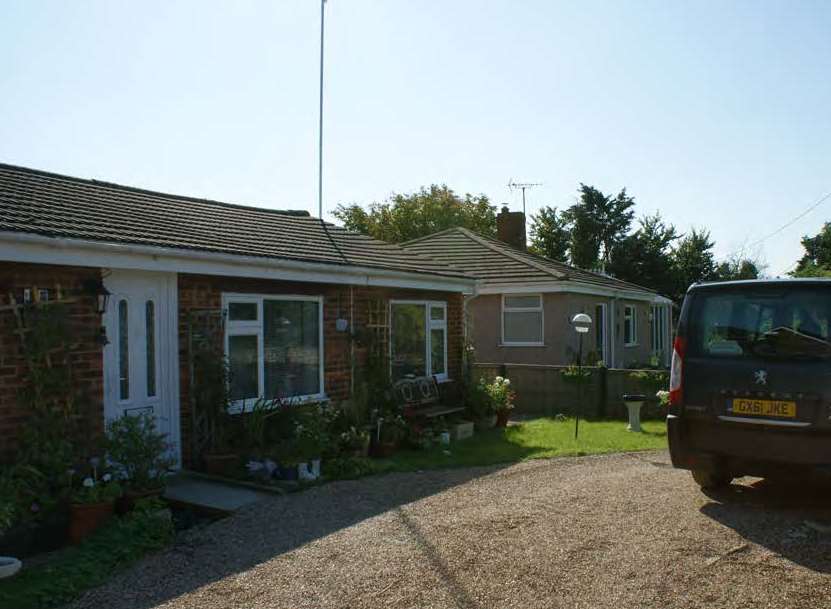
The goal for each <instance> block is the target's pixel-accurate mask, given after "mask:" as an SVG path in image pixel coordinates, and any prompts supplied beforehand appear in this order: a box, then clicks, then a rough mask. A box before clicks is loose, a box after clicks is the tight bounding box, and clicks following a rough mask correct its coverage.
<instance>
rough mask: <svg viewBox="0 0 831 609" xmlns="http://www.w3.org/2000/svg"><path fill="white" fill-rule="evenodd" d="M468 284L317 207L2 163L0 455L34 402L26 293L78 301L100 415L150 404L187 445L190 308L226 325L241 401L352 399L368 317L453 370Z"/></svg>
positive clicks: (85, 373)
mask: <svg viewBox="0 0 831 609" xmlns="http://www.w3.org/2000/svg"><path fill="white" fill-rule="evenodd" d="M474 287H475V280H474V279H472V278H471V277H470V276H468V275H467V274H466V273H464V272H463V271H459V270H457V269H453V268H450V267H449V266H448V265H447V264H445V263H443V262H437V261H435V260H432V259H430V258H428V257H426V256H423V255H421V254H417V253H415V252H412V251H405V250H403V249H402V248H400V247H398V246H395V245H390V244H386V243H382V242H379V241H376V240H374V239H371V238H369V237H366V236H363V235H359V234H355V233H352V232H348V231H346V230H344V229H342V228H338V227H335V226H332V225H329V224H325V223H324V222H322V221H321V220H319V219H317V218H313V217H310V216H309V215H308V214H307V213H306V212H296V211H276V210H271V209H264V208H259V207H249V206H243V205H233V204H228V203H221V202H218V201H209V200H204V199H197V198H192V197H185V196H178V195H171V194H163V193H159V192H151V191H148V190H142V189H138V188H131V187H126V186H119V185H116V184H111V183H107V182H101V181H97V180H85V179H78V178H73V177H67V176H63V175H56V174H53V173H47V172H44V171H36V170H32V169H26V168H23V167H16V166H11V165H4V164H0V458H3V457H5V458H8V457H9V456H10V455H11V454H12V453H13V451H14V450H15V448H16V446H18V432H19V430H20V429H21V424H22V423H23V421H25V419H26V415H27V413H26V412H25V411H24V410H23V409H22V407H21V406H20V404H19V401H18V394H19V390H20V388H21V387H22V386H23V385H24V384H25V382H26V378H27V374H28V372H27V367H26V357H25V355H26V353H25V349H24V345H23V344H22V343H23V341H25V340H26V338H25V336H26V335H27V333H26V330H25V328H22V327H20V326H21V324H22V323H23V322H22V321H21V319H22V318H21V316H20V315H19V314H18V313H19V312H20V311H21V310H23V309H24V307H22V306H21V305H23V304H24V303H27V302H28V303H32V302H37V303H41V304H42V305H43V306H44V307H45V306H48V305H47V304H46V303H49V302H52V303H66V306H67V307H68V308H67V311H68V317H69V322H68V323H69V324H71V326H72V327H73V328H74V331H75V338H74V339H73V340H75V341H77V344H76V345H75V347H74V349H73V352H72V357H71V359H72V361H71V363H72V368H73V373H74V375H75V376H74V378H75V380H76V382H77V383H79V384H82V385H83V387H84V389H85V392H86V393H87V394H88V396H89V398H90V403H91V404H92V407H93V409H94V412H96V413H98V414H97V415H95V420H97V421H100V423H101V424H103V422H104V421H105V420H107V419H112V418H114V417H118V416H121V415H122V414H123V413H130V412H141V411H147V412H152V413H153V414H154V415H155V417H156V421H157V423H158V426H159V428H160V429H161V430H162V431H164V432H166V433H168V434H169V437H170V439H171V441H172V442H173V444H174V445H175V453H176V455H177V457H180V458H183V459H184V460H185V461H187V460H188V458H189V450H188V448H189V446H190V439H191V417H190V412H189V408H190V405H189V404H190V403H189V394H190V392H191V389H192V388H191V387H190V383H189V378H190V371H189V368H188V359H189V348H190V344H191V343H190V342H189V341H190V340H191V339H192V335H193V331H194V330H193V325H192V324H193V323H194V322H193V320H194V319H213V320H214V323H215V327H218V328H220V330H219V331H220V332H221V334H222V341H223V344H224V350H225V356H226V357H227V361H228V363H229V366H230V369H231V373H232V375H231V378H232V386H231V397H232V399H233V400H234V406H235V407H236V408H237V409H239V408H240V407H241V406H244V405H245V404H246V403H250V402H251V401H253V400H255V399H256V398H257V397H258V396H265V397H274V396H279V397H281V398H291V399H292V400H293V401H295V402H299V401H304V400H309V401H318V400H326V399H331V400H341V399H346V398H348V397H349V396H350V394H351V391H352V385H353V383H354V382H355V374H356V367H360V366H361V365H362V363H363V362H365V361H366V358H367V353H368V350H369V349H370V347H369V346H367V344H368V342H367V340H366V338H365V337H366V335H367V334H372V336H373V337H374V339H375V342H374V343H373V344H374V345H375V347H374V348H378V349H380V350H381V351H382V352H385V353H388V354H389V355H390V356H391V358H390V359H391V361H392V365H391V370H392V373H393V374H394V375H397V376H401V375H404V374H408V373H413V374H416V375H424V374H432V375H435V376H436V377H437V378H438V379H439V380H446V381H449V380H453V379H455V378H457V377H458V375H459V373H460V369H461V358H462V350H463V328H462V323H463V293H468V292H471V291H472V290H473V289H474ZM206 323H207V322H206ZM200 327H201V326H200ZM199 331H201V330H199ZM358 336H362V337H364V338H362V339H361V340H358V339H357V338H356V337H358Z"/></svg>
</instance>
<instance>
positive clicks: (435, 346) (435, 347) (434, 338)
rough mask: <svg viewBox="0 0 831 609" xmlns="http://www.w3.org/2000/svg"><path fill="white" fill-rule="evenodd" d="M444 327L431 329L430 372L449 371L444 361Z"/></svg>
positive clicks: (440, 372)
mask: <svg viewBox="0 0 831 609" xmlns="http://www.w3.org/2000/svg"><path fill="white" fill-rule="evenodd" d="M444 337H445V333H444V328H433V329H432V330H430V368H431V370H430V374H444V373H445V372H447V368H446V367H445V361H444Z"/></svg>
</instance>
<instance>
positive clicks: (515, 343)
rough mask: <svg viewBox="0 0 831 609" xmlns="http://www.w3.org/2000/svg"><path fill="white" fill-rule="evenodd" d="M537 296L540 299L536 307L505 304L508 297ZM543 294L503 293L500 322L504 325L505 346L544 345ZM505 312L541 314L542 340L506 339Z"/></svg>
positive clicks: (502, 333) (503, 339)
mask: <svg viewBox="0 0 831 609" xmlns="http://www.w3.org/2000/svg"><path fill="white" fill-rule="evenodd" d="M517 296H520V297H523V298H525V297H528V296H536V297H538V298H539V299H540V304H539V306H536V307H509V306H507V305H506V304H505V299H506V298H513V297H517ZM543 302H544V301H543V295H542V293H537V294H502V310H501V311H500V313H499V322H500V325H501V327H502V331H501V337H502V343H501V345H502V346H503V347H542V346H544V345H545V309H544V307H543ZM505 313H539V314H540V340H539V341H509V340H505Z"/></svg>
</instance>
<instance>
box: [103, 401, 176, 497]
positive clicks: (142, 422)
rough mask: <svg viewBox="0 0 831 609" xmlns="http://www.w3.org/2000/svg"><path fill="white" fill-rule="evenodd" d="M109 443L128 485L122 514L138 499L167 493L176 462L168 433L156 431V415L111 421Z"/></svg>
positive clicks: (108, 426)
mask: <svg viewBox="0 0 831 609" xmlns="http://www.w3.org/2000/svg"><path fill="white" fill-rule="evenodd" d="M105 442H106V449H107V456H108V458H109V460H110V461H111V462H112V463H113V465H114V467H115V468H117V469H118V470H119V475H120V476H119V477H120V478H121V480H122V482H123V484H124V487H125V489H124V496H123V497H122V498H121V500H120V501H119V503H118V505H117V506H116V507H117V508H118V511H119V512H120V513H125V512H128V511H130V510H131V509H132V508H133V506H134V505H135V502H136V501H137V500H138V499H143V498H145V497H157V496H159V495H161V494H162V493H163V492H164V488H165V478H166V476H167V474H168V471H169V470H170V468H172V467H173V466H174V465H175V461H174V459H173V458H172V457H171V453H170V444H169V442H168V441H167V435H166V434H163V433H159V432H158V431H156V420H155V418H154V417H153V415H151V414H149V413H142V414H140V415H138V416H129V415H125V416H123V417H121V418H119V419H115V420H114V421H111V422H110V423H109V424H108V425H107V434H106V440H105Z"/></svg>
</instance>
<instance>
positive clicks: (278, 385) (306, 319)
mask: <svg viewBox="0 0 831 609" xmlns="http://www.w3.org/2000/svg"><path fill="white" fill-rule="evenodd" d="M319 314H320V304H319V303H317V302H315V301H300V300H266V301H264V302H263V318H264V319H263V324H264V325H263V330H264V340H265V354H264V357H265V396H266V397H268V398H276V397H280V398H286V397H293V396H298V395H315V394H318V393H321V387H320V316H319Z"/></svg>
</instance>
